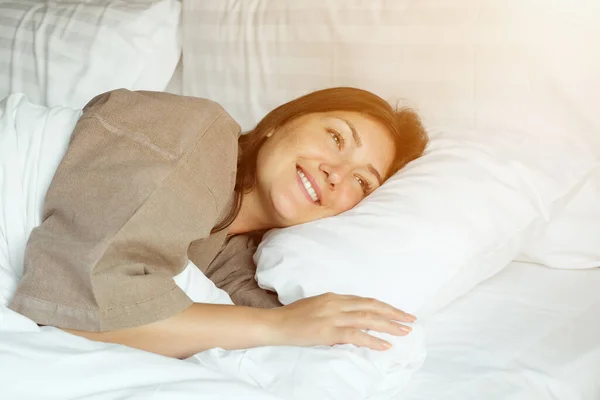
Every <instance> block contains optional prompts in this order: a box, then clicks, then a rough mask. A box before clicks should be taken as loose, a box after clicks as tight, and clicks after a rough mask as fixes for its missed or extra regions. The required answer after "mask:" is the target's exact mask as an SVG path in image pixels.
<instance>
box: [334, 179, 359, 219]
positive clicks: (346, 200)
mask: <svg viewBox="0 0 600 400" xmlns="http://www.w3.org/2000/svg"><path fill="white" fill-rule="evenodd" d="M361 200H362V195H361V193H360V191H359V190H357V189H356V188H353V187H352V186H350V185H349V186H348V187H346V188H344V190H341V191H339V192H337V193H336V195H335V198H333V202H332V207H331V208H332V210H333V212H334V213H335V215H337V214H341V213H343V212H345V211H348V210H350V209H351V208H353V207H354V206H356V205H357V204H358V203H359V202H360V201H361Z"/></svg>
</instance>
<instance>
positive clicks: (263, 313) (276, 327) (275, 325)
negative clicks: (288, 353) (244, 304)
mask: <svg viewBox="0 0 600 400" xmlns="http://www.w3.org/2000/svg"><path fill="white" fill-rule="evenodd" d="M256 310H257V311H260V312H259V313H258V314H259V315H258V316H257V322H258V324H257V325H258V326H259V327H260V328H259V329H260V331H259V332H258V334H259V335H260V338H261V339H262V340H261V341H262V342H264V343H263V344H262V345H263V346H283V345H288V344H290V341H289V340H286V334H285V326H284V324H283V318H282V307H279V308H271V309H256Z"/></svg>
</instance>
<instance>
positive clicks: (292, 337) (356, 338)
mask: <svg viewBox="0 0 600 400" xmlns="http://www.w3.org/2000/svg"><path fill="white" fill-rule="evenodd" d="M273 313H274V315H275V320H274V323H275V326H274V328H275V332H276V335H277V336H278V337H277V339H275V341H276V342H278V344H282V345H295V346H317V345H328V346H332V345H335V344H353V345H356V346H363V347H368V348H371V349H373V350H387V349H389V348H391V344H390V343H389V342H387V341H385V340H382V339H379V338H376V337H375V336H372V335H369V334H368V333H365V332H363V330H373V331H378V332H383V333H389V334H392V335H395V336H404V335H407V334H408V333H410V331H411V328H410V327H408V326H405V325H401V324H399V323H398V322H409V323H410V322H414V321H415V320H416V318H415V317H414V316H412V315H410V314H407V313H405V312H403V311H400V310H398V309H396V308H394V307H392V306H390V305H388V304H385V303H382V302H380V301H377V300H375V299H367V298H362V297H357V296H343V295H336V294H332V293H327V294H323V295H320V296H315V297H309V298H306V299H303V300H299V301H296V302H294V303H292V304H289V305H287V306H285V307H280V308H277V309H274V310H273ZM396 321H398V322H396Z"/></svg>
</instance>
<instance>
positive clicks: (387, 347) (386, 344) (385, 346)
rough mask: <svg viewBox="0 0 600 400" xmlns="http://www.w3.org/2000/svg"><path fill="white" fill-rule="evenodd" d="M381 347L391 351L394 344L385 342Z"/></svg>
mask: <svg viewBox="0 0 600 400" xmlns="http://www.w3.org/2000/svg"><path fill="white" fill-rule="evenodd" d="M381 347H383V348H384V349H386V350H389V349H391V348H392V344H391V343H388V342H383V343H382V344H381Z"/></svg>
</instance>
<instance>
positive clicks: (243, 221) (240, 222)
mask: <svg viewBox="0 0 600 400" xmlns="http://www.w3.org/2000/svg"><path fill="white" fill-rule="evenodd" d="M259 200H260V199H259V198H258V193H256V191H255V190H252V191H251V192H250V193H246V194H244V195H243V196H242V205H241V207H240V212H239V213H238V215H237V216H236V217H235V219H234V220H233V223H232V224H231V225H230V226H229V229H228V231H229V234H230V235H238V234H243V233H248V232H253V231H258V230H263V229H269V228H272V226H270V225H269V223H268V220H269V219H268V218H267V215H266V213H265V212H264V210H263V209H262V207H261V202H260V201H259Z"/></svg>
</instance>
